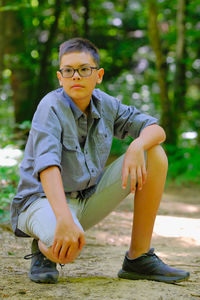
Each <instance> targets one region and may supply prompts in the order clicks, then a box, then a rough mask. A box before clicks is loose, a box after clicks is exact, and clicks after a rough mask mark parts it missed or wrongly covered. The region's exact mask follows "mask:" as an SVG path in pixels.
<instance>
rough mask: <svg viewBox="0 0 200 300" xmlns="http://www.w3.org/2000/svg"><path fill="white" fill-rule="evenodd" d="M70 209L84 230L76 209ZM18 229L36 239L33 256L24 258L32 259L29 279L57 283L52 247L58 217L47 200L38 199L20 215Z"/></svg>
mask: <svg viewBox="0 0 200 300" xmlns="http://www.w3.org/2000/svg"><path fill="white" fill-rule="evenodd" d="M69 202H70V200H69ZM69 207H70V210H71V213H72V216H73V219H74V222H75V223H76V224H77V225H78V226H79V227H80V228H81V229H82V227H81V225H80V223H79V221H78V219H77V217H76V207H73V206H72V205H71V203H69ZM18 228H19V229H20V230H22V231H23V232H25V233H26V234H28V235H30V236H31V237H33V238H34V240H33V242H32V251H31V252H32V254H31V255H30V254H29V255H26V256H25V257H24V258H26V259H29V258H31V259H32V261H31V268H30V272H29V278H30V279H31V280H32V281H35V282H42V283H55V282H56V281H57V279H58V275H59V273H58V271H57V269H56V262H57V261H54V259H53V257H52V255H51V246H52V244H53V240H54V233H55V228H56V217H55V215H54V212H53V210H52V208H51V206H50V204H49V202H48V200H47V198H39V199H37V200H36V201H35V202H33V203H32V204H31V205H30V206H29V207H28V208H27V209H26V210H25V211H24V212H22V213H21V214H20V215H19V220H18ZM82 230H83V229H82ZM38 246H39V247H38ZM43 254H44V255H43ZM47 258H48V259H47Z"/></svg>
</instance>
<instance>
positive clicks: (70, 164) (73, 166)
mask: <svg viewBox="0 0 200 300" xmlns="http://www.w3.org/2000/svg"><path fill="white" fill-rule="evenodd" d="M80 156H81V148H80V145H79V142H78V140H77V139H76V138H74V137H71V136H66V137H64V138H63V151H62V168H63V172H64V173H66V174H65V175H67V176H69V175H70V176H71V177H74V176H75V177H77V176H80V173H81V170H80V158H81V157H80Z"/></svg>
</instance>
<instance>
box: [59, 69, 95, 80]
mask: <svg viewBox="0 0 200 300" xmlns="http://www.w3.org/2000/svg"><path fill="white" fill-rule="evenodd" d="M81 68H84V67H79V68H78V69H74V68H72V67H68V68H62V69H60V70H58V71H59V72H60V73H61V75H62V77H63V78H72V77H73V76H74V74H75V72H78V74H79V76H81V77H89V76H90V75H91V74H92V70H98V69H99V68H98V67H90V66H89V67H85V68H88V69H90V70H91V73H90V74H89V75H87V76H83V75H81V74H80V73H79V69H81ZM64 69H72V70H73V74H72V75H71V76H70V77H64V76H63V70H64Z"/></svg>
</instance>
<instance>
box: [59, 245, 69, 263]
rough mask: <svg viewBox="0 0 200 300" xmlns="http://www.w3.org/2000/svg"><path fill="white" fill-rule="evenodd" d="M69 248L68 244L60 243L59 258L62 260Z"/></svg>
mask: <svg viewBox="0 0 200 300" xmlns="http://www.w3.org/2000/svg"><path fill="white" fill-rule="evenodd" d="M69 248H70V246H69V245H62V248H61V249H60V252H59V259H61V260H63V259H64V258H65V257H66V256H67V255H68V251H69Z"/></svg>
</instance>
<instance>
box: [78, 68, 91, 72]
mask: <svg viewBox="0 0 200 300" xmlns="http://www.w3.org/2000/svg"><path fill="white" fill-rule="evenodd" d="M80 71H82V72H88V71H90V68H89V67H83V68H80Z"/></svg>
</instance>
